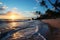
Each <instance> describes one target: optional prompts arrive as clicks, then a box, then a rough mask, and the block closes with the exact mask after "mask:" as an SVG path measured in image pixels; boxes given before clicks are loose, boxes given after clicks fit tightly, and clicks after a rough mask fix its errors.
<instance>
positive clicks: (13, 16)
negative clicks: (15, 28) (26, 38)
mask: <svg viewBox="0 0 60 40" xmlns="http://www.w3.org/2000/svg"><path fill="white" fill-rule="evenodd" d="M16 18H17V17H16V15H14V14H13V15H10V16H9V19H11V20H15V19H16Z"/></svg>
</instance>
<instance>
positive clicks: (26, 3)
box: [0, 0, 54, 17]
mask: <svg viewBox="0 0 60 40" xmlns="http://www.w3.org/2000/svg"><path fill="white" fill-rule="evenodd" d="M39 1H41V0H0V5H3V6H4V7H3V8H6V10H5V12H7V11H12V10H17V11H19V12H22V14H23V15H25V16H28V17H35V16H36V15H34V14H33V13H32V11H41V12H42V14H43V13H44V12H45V11H46V10H47V9H46V8H43V7H41V6H40V4H39ZM53 1H54V0H52V2H53ZM46 3H47V5H49V8H52V6H51V5H50V4H49V3H48V2H46Z"/></svg>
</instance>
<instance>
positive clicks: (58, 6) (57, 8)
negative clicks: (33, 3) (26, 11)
mask: <svg viewBox="0 0 60 40" xmlns="http://www.w3.org/2000/svg"><path fill="white" fill-rule="evenodd" d="M46 1H48V3H50V5H51V6H53V8H54V9H53V8H52V10H51V8H49V7H48V6H49V5H47V4H46ZM39 4H40V6H42V7H45V8H46V9H47V10H46V11H45V14H44V15H42V14H41V12H40V11H36V14H38V15H40V17H37V19H55V18H60V0H55V1H54V2H52V0H42V1H41V2H39Z"/></svg>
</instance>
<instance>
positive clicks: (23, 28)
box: [0, 20, 48, 40]
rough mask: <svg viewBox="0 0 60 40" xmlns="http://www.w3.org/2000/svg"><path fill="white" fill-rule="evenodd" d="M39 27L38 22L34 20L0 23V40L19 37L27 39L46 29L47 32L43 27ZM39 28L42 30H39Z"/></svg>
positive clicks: (12, 39)
mask: <svg viewBox="0 0 60 40" xmlns="http://www.w3.org/2000/svg"><path fill="white" fill-rule="evenodd" d="M41 25H42V24H41ZM41 25H40V22H39V21H35V20H34V21H24V22H0V35H2V37H1V39H2V40H8V39H9V40H15V39H19V38H21V37H27V38H29V37H31V36H32V35H33V34H35V33H37V32H38V33H40V32H42V31H43V32H46V29H47V30H48V28H45V29H44V28H43V27H41ZM41 28H42V30H40V29H41ZM39 30H40V31H39ZM43 32H42V33H43ZM44 35H45V34H44Z"/></svg>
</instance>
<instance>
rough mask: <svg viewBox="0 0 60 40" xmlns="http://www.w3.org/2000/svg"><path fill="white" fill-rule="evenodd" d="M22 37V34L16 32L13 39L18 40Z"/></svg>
mask: <svg viewBox="0 0 60 40" xmlns="http://www.w3.org/2000/svg"><path fill="white" fill-rule="evenodd" d="M20 37H23V33H22V32H16V33H15V34H13V35H12V39H18V38H20Z"/></svg>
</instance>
